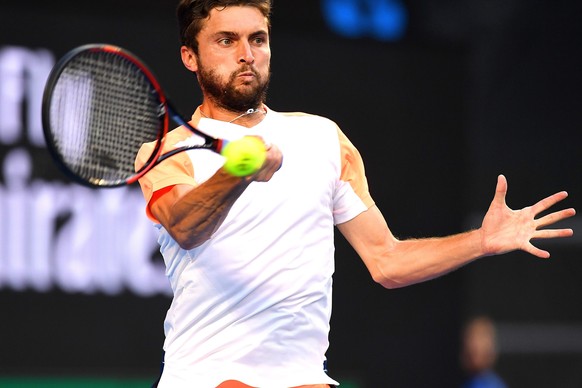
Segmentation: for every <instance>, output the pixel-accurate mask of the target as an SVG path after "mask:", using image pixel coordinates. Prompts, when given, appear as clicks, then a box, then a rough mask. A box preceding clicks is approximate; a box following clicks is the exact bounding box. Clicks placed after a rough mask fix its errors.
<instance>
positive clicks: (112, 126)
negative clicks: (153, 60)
mask: <svg viewBox="0 0 582 388" xmlns="http://www.w3.org/2000/svg"><path fill="white" fill-rule="evenodd" d="M42 123H43V131H44V136H45V140H46V142H47V148H48V150H49V152H50V153H51V155H52V157H53V158H54V160H55V162H56V164H57V165H58V166H59V167H60V168H61V170H62V171H63V172H64V173H65V174H66V175H67V176H68V177H69V178H71V179H72V180H74V181H75V182H78V183H81V184H83V185H86V186H91V187H118V186H122V185H127V184H131V183H134V182H135V181H137V180H138V179H139V178H140V177H141V176H142V175H143V174H145V173H146V172H147V171H148V170H149V169H150V168H151V167H153V165H154V164H155V162H156V160H157V158H158V156H159V154H160V153H161V149H162V146H163V139H164V136H165V135H166V133H167V132H168V127H169V117H168V108H167V99H166V96H165V95H164V93H163V91H162V89H161V87H160V85H159V83H158V81H157V80H156V78H155V77H154V75H153V73H152V72H151V71H150V70H149V69H148V68H147V66H146V65H145V64H144V63H143V62H142V61H141V60H140V59H139V58H138V57H137V56H135V55H134V54H132V53H131V52H129V51H127V50H125V49H122V48H120V47H117V46H113V45H109V44H89V45H84V46H80V47H77V48H75V49H73V50H71V51H70V52H68V53H67V54H66V55H65V56H63V58H61V60H59V62H58V63H57V64H56V65H55V67H54V68H53V70H52V72H51V74H50V75H49V78H48V81H47V83H46V86H45V90H44V96H43V103H42ZM151 142H155V146H154V151H153V153H152V155H151V156H150V158H149V159H148V161H147V162H146V163H145V165H144V166H143V167H141V168H140V169H139V171H137V172H136V170H135V167H134V166H135V157H136V155H137V153H138V151H139V149H140V148H141V146H142V145H143V144H144V143H151Z"/></svg>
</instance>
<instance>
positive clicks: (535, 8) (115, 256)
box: [0, 0, 582, 388]
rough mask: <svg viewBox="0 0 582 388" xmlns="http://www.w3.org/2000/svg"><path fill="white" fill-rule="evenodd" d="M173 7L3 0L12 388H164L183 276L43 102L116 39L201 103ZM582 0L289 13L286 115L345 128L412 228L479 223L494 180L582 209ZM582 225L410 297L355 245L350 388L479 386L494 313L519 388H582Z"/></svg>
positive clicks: (503, 361) (3, 372) (335, 363)
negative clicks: (58, 155)
mask: <svg viewBox="0 0 582 388" xmlns="http://www.w3.org/2000/svg"><path fill="white" fill-rule="evenodd" d="M175 3H176V2H175V1H168V0H165V1H162V0H155V1H154V0H150V1H148V2H145V1H137V0H123V1H113V0H102V1H98V2H72V1H64V0H63V1H60V2H58V4H57V2H48V1H38V0H29V1H26V2H22V1H10V0H6V1H2V3H1V4H0V220H2V222H1V223H0V301H1V306H2V308H1V310H0V328H1V330H0V344H1V347H0V386H1V387H25V386H35V387H48V386H51V387H52V386H54V387H63V386H83V387H132V386H135V387H145V386H148V385H149V384H150V383H151V382H152V381H153V380H154V379H155V377H156V375H157V373H158V371H159V364H160V359H161V352H162V349H161V347H162V342H163V329H162V324H163V319H164V315H165V312H166V309H167V308H168V306H169V303H170V293H169V287H168V285H167V282H166V280H165V277H164V274H163V266H162V262H161V260H160V257H159V254H158V252H157V243H156V236H155V233H154V231H153V228H152V227H151V225H150V224H149V222H148V221H147V220H146V218H145V215H144V210H143V206H144V203H143V199H142V197H141V192H140V191H139V188H137V187H130V188H124V189H114V190H91V189H86V188H83V187H80V186H77V185H74V184H72V183H70V182H69V181H67V180H66V179H65V178H64V176H63V175H62V174H61V173H60V172H59V171H58V170H57V169H56V168H55V167H54V165H53V163H52V161H51V159H50V157H49V155H48V153H47V151H46V148H45V146H44V141H43V136H42V126H41V120H40V106H41V101H42V93H43V88H44V83H45V81H46V78H47V76H48V73H49V72H50V70H51V68H52V67H53V65H54V63H55V61H56V60H58V59H59V58H60V57H61V56H63V55H64V54H65V53H66V52H67V51H69V50H70V49H72V48H74V47H76V46H78V45H82V44H85V43H96V42H102V43H113V44H117V45H121V46H123V47H125V48H127V49H129V50H130V51H132V52H134V53H135V54H137V55H138V56H140V57H141V58H142V59H143V60H144V61H145V62H146V63H148V64H149V66H150V67H151V68H152V69H153V70H154V72H155V73H156V75H157V76H158V77H159V78H160V80H161V82H162V85H163V86H164V88H165V89H166V90H167V91H168V93H169V95H170V96H171V97H172V99H173V100H174V102H175V103H176V105H177V106H178V108H179V109H180V110H181V111H182V112H184V114H185V115H189V114H191V113H192V112H193V111H194V109H195V107H196V106H197V105H198V104H199V103H200V92H199V90H198V87H197V84H196V80H195V78H194V76H193V75H191V74H190V73H188V72H187V71H186V70H185V69H184V68H183V67H182V64H181V62H180V58H179V43H178V34H177V28H176V23H175V18H174V8H175ZM581 16H582V2H580V1H578V0H553V1H550V0H541V1H535V2H532V1H527V0H503V1H502V0H464V1H461V0H408V1H406V0H318V1H314V0H311V1H283V0H277V1H275V3H274V14H273V33H272V42H271V45H272V53H273V59H272V71H273V75H272V82H271V88H270V93H269V99H268V105H269V106H270V107H271V108H272V109H274V110H279V111H305V112H309V113H315V114H319V115H323V116H327V117H330V118H332V119H333V120H335V121H336V122H337V123H338V124H339V125H340V127H341V128H342V129H343V131H344V132H345V133H346V134H347V135H348V136H349V137H350V139H351V140H352V141H353V143H355V145H356V146H357V147H358V148H359V149H360V151H361V153H362V154H363V157H364V161H365V163H366V168H367V176H368V179H369V183H370V189H371V192H372V195H373V196H374V198H375V200H376V202H377V204H378V206H379V207H380V209H381V210H382V211H383V213H384V215H385V217H386V219H387V220H388V223H389V225H390V226H391V228H392V230H393V232H394V233H395V234H396V235H397V236H399V237H401V238H407V237H424V236H434V235H445V234H451V233H456V232H460V231H463V230H467V229H469V228H472V227H477V226H479V222H480V219H481V217H482V216H483V214H484V213H485V211H486V210H487V207H488V206H489V202H490V200H491V198H492V197H493V193H494V189H495V183H496V177H497V175H498V174H500V173H503V174H505V175H506V176H507V178H508V181H509V193H508V205H509V206H510V207H512V208H521V207H524V206H528V205H531V204H533V203H534V202H535V201H537V200H538V199H541V198H543V197H545V196H546V195H549V194H552V193H554V192H556V191H559V190H568V191H569V193H570V198H568V199H567V200H566V201H565V203H564V204H562V205H560V206H561V207H571V206H573V207H576V208H577V209H578V211H581V210H582V174H581V171H582V151H581V146H582V71H581V69H582V55H581V50H582V23H580V17H581ZM560 226H563V227H573V228H575V229H576V230H577V233H578V234H577V235H576V236H575V237H573V238H570V239H567V240H561V241H554V242H540V243H539V246H540V247H543V248H544V249H549V250H550V251H551V253H552V258H551V259H549V260H540V259H537V258H534V257H531V256H528V255H526V254H524V253H521V252H514V253H511V254H508V255H505V256H500V257H492V258H488V259H485V260H481V261H478V262H475V263H472V264H470V265H468V266H466V267H464V268H462V269H460V270H458V271H456V272H454V273H452V274H449V275H447V276H444V277H442V278H439V279H436V280H432V281H429V282H427V283H423V284H419V285H415V286H412V287H408V288H405V289H400V290H392V291H389V290H384V289H383V288H382V287H380V286H379V285H377V284H375V283H374V282H373V281H372V280H371V278H370V276H369V274H368V273H367V271H366V269H365V267H364V265H363V264H362V263H361V261H360V260H359V258H358V257H357V256H356V255H355V253H354V252H353V250H352V249H351V248H350V247H349V246H348V244H347V243H346V242H345V241H344V240H343V238H342V237H341V236H338V238H337V242H336V245H337V254H336V274H335V278H334V279H335V280H334V292H335V294H334V310H333V317H332V332H331V335H330V340H331V346H330V349H329V352H328V354H327V356H328V359H329V370H330V374H331V375H332V376H334V377H336V378H337V379H339V380H340V382H342V386H343V387H358V388H367V387H394V388H401V387H402V388H414V387H419V388H420V387H448V388H450V387H460V385H461V383H462V381H463V380H464V378H465V372H464V371H463V369H462V367H461V363H460V347H461V329H462V326H463V324H464V322H465V321H466V320H468V319H469V318H471V317H472V316H475V315H477V314H483V315H486V316H488V317H490V318H491V319H493V321H494V322H495V324H496V327H497V334H498V337H497V339H498V345H499V348H498V350H499V353H498V360H497V364H496V365H495V369H496V371H497V372H498V374H499V375H500V376H502V378H503V379H504V380H505V381H506V383H507V384H508V385H509V386H511V387H529V388H536V387H540V388H541V387H550V386H551V387H561V388H569V387H580V386H581V384H582V368H580V365H582V282H580V278H581V277H582V222H581V221H580V217H579V216H577V217H575V218H573V219H571V220H568V221H565V222H563V223H562V224H560Z"/></svg>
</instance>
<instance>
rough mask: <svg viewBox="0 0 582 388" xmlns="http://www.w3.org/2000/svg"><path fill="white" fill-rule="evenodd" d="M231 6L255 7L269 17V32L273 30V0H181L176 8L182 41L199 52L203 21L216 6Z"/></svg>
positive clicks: (222, 7)
mask: <svg viewBox="0 0 582 388" xmlns="http://www.w3.org/2000/svg"><path fill="white" fill-rule="evenodd" d="M229 6H250V7H255V8H257V9H258V10H259V11H261V13H262V14H263V16H265V18H266V19H267V23H268V28H269V33H270V30H271V0H180V3H179V4H178V8H177V9H176V16H177V18H178V27H179V29H180V41H181V43H182V45H184V46H187V47H189V48H191V49H192V50H193V51H194V52H195V53H196V54H198V41H197V40H196V38H197V36H198V33H199V32H200V30H201V29H202V23H203V21H204V20H205V19H207V18H208V16H209V15H210V11H212V10H213V9H214V8H221V9H224V8H226V7H229Z"/></svg>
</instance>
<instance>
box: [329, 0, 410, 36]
mask: <svg viewBox="0 0 582 388" xmlns="http://www.w3.org/2000/svg"><path fill="white" fill-rule="evenodd" d="M322 12H323V15H324V18H325V20H326V23H327V25H328V26H329V28H330V29H331V30H332V31H334V32H335V33H337V34H339V35H341V36H344V37H347V38H362V37H368V38H373V39H376V40H380V41H398V40H400V39H402V38H403V37H404V35H405V33H406V29H407V25H408V12H407V9H406V7H405V5H404V3H403V1H402V0H323V1H322Z"/></svg>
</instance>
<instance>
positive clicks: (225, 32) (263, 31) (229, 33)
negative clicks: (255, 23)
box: [212, 30, 269, 38]
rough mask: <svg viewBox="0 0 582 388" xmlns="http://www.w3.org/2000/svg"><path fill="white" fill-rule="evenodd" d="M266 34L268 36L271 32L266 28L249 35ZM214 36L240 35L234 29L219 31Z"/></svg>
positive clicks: (228, 36) (233, 36)
mask: <svg viewBox="0 0 582 388" xmlns="http://www.w3.org/2000/svg"><path fill="white" fill-rule="evenodd" d="M264 35H266V36H268V35H269V33H268V32H267V31H266V30H258V31H255V32H253V33H251V34H250V35H249V36H251V37H255V36H264ZM212 36H213V37H214V38H238V37H239V36H240V35H239V34H238V33H236V32H234V31H218V32H216V33H214V34H212Z"/></svg>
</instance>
